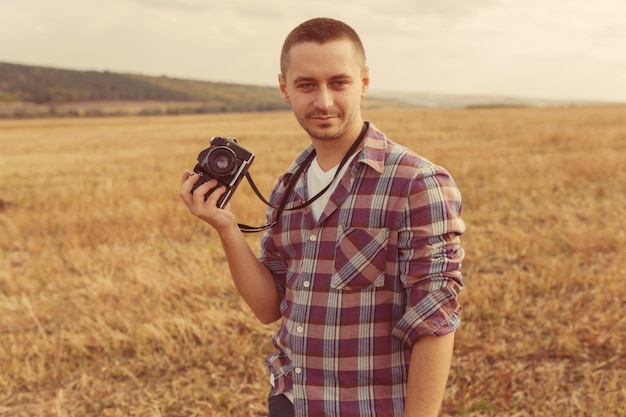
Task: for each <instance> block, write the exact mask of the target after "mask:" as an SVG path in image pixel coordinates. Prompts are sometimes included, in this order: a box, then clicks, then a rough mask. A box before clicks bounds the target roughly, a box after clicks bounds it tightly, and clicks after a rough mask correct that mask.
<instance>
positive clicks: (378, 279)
mask: <svg viewBox="0 0 626 417" xmlns="http://www.w3.org/2000/svg"><path fill="white" fill-rule="evenodd" d="M388 240H389V229H387V228H384V229H362V228H354V227H345V226H339V229H338V230H337V245H336V247H335V262H334V266H333V275H332V278H331V283H330V285H331V287H332V288H334V289H337V290H364V289H368V288H375V287H382V286H383V285H384V284H385V265H386V259H387V243H388Z"/></svg>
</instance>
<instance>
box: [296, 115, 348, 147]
mask: <svg viewBox="0 0 626 417" xmlns="http://www.w3.org/2000/svg"><path fill="white" fill-rule="evenodd" d="M295 116H296V120H297V121H298V123H300V126H302V128H303V129H304V130H305V131H306V132H307V133H308V134H309V136H310V137H311V138H312V139H315V140H319V141H327V140H334V139H337V138H339V137H341V136H343V135H344V134H345V133H346V132H347V131H348V130H349V129H350V126H351V125H352V123H353V122H354V121H355V120H356V113H355V114H350V115H349V116H348V118H346V117H345V113H343V112H342V111H340V110H333V111H321V110H319V109H315V110H312V111H309V112H307V113H306V114H305V115H304V116H300V115H298V114H296V115H295ZM318 116H333V117H334V118H333V119H332V122H329V124H328V126H327V127H326V126H323V125H322V126H319V125H316V124H315V122H313V121H312V120H311V119H312V118H313V117H318ZM337 121H338V122H339V125H338V126H336V127H333V126H331V123H336V122H337Z"/></svg>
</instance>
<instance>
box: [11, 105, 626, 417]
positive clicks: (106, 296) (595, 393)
mask: <svg viewBox="0 0 626 417" xmlns="http://www.w3.org/2000/svg"><path fill="white" fill-rule="evenodd" d="M365 115H366V117H367V118H368V119H370V120H372V121H374V123H375V124H376V125H377V126H378V127H379V128H381V129H383V130H384V131H385V132H386V133H387V134H388V135H389V136H390V137H391V138H392V139H394V140H396V141H397V142H400V143H403V144H405V145H408V146H409V147H411V148H413V149H415V150H416V151H417V152H419V153H421V154H422V155H424V156H426V157H428V158H429V159H431V160H433V161H435V162H437V163H439V164H441V165H443V166H445V167H447V168H448V169H449V171H450V172H451V173H452V174H453V175H454V177H455V178H456V180H457V182H458V185H459V187H460V188H461V191H462V192H463V195H464V217H465V220H466V222H467V225H468V232H467V234H466V235H465V236H464V238H463V243H464V247H465V249H466V252H467V258H466V262H465V263H464V272H465V282H466V288H465V290H464V291H463V293H462V294H461V299H462V303H463V305H464V307H465V310H464V316H463V318H464V322H463V325H462V327H461V328H460V329H459V331H458V333H457V344H456V347H455V349H456V350H455V352H456V354H455V357H454V360H453V368H452V370H451V374H450V378H449V381H448V388H447V391H446V397H445V401H444V404H443V409H442V415H445V416H560V417H561V416H571V417H578V416H603V417H604V416H606V417H623V416H625V415H626V353H625V349H626V346H625V344H626V315H625V312H626V285H625V284H624V272H623V271H624V264H625V262H626V249H625V248H626V227H625V226H626V108H624V107H621V108H620V107H606V108H544V109H532V108H529V109H522V108H519V109H482V110H425V109H402V110H392V109H379V110H374V109H368V110H367V111H366V113H365ZM214 135H229V136H235V137H237V138H238V140H239V143H240V144H241V145H242V146H244V147H246V148H248V149H250V150H251V151H253V152H255V153H256V154H257V159H256V162H255V164H254V165H253V166H252V169H251V173H252V176H253V178H254V179H255V181H256V183H257V184H258V185H259V188H260V189H261V190H262V191H264V192H265V193H267V192H268V191H269V188H270V186H271V183H272V181H273V179H274V177H275V176H277V175H278V174H279V173H280V172H282V171H283V170H284V169H285V168H286V167H287V166H288V165H289V163H290V162H291V160H292V158H293V157H294V156H295V155H296V154H297V153H298V152H299V151H300V149H302V148H303V147H304V146H306V145H307V144H308V140H307V138H306V137H305V136H304V135H303V133H302V132H301V131H300V128H299V126H298V125H297V124H296V122H295V121H294V119H293V117H292V115H291V114H290V113H265V114H230V115H208V116H206V115H205V116H179V117H146V118H131V117H128V118H97V119H45V120H23V121H10V120H5V121H0V416H11V417H17V416H55V417H70V416H76V417H85V416H146V417H147V416H155V417H156V416H172V417H174V416H233V417H243V416H263V415H264V413H265V397H266V395H267V392H268V382H267V378H268V376H267V373H266V370H265V368H264V365H263V357H264V356H265V355H266V354H267V353H269V352H270V351H271V343H270V335H271V334H272V332H273V331H274V330H275V328H276V324H274V325H269V326H264V325H261V324H259V323H258V322H256V320H255V319H254V318H253V316H252V314H251V313H250V312H249V310H248V308H247V307H246V306H245V304H243V303H242V301H241V300H240V299H239V297H238V295H237V293H236V291H235V289H234V287H233V285H232V284H231V281H230V277H229V275H228V271H227V268H226V265H225V260H224V256H223V254H222V252H221V249H220V245H219V241H218V239H216V236H215V235H214V234H213V233H212V232H211V230H210V229H209V227H208V226H206V225H205V224H203V223H202V222H200V221H199V220H197V219H195V218H193V217H192V216H191V215H190V214H188V212H187V211H186V208H185V207H184V205H183V204H182V202H181V201H180V198H179V196H178V187H179V179H180V176H181V173H182V171H183V169H184V168H192V167H193V165H194V163H195V157H196V156H197V153H198V152H199V151H200V150H202V149H204V148H205V147H207V146H208V142H209V139H210V137H211V136H214ZM231 206H232V210H233V211H234V212H235V213H236V214H237V215H238V217H239V220H240V221H241V222H244V223H248V224H262V223H263V221H264V207H263V205H262V203H260V202H258V201H257V199H256V197H255V196H254V194H253V193H252V191H251V190H250V188H249V187H248V186H247V184H243V185H242V186H241V188H240V190H238V192H237V193H236V194H235V197H234V198H233V200H232V204H231ZM257 239H258V236H257V235H251V236H250V242H251V244H252V245H253V246H254V247H255V248H256V247H257V243H256V241H257Z"/></svg>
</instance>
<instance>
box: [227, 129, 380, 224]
mask: <svg viewBox="0 0 626 417" xmlns="http://www.w3.org/2000/svg"><path fill="white" fill-rule="evenodd" d="M368 128H369V124H368V123H367V122H364V123H363V128H362V129H361V133H359V136H358V137H357V138H356V140H355V141H354V143H352V145H351V146H350V149H348V152H346V154H345V155H344V157H343V159H342V160H341V162H340V163H339V166H338V167H337V171H336V172H335V176H334V177H333V179H332V181H330V182H329V183H328V184H327V185H326V187H324V189H322V190H321V191H320V192H319V193H317V194H315V195H314V196H313V197H311V198H310V199H309V200H307V201H305V202H304V203H302V204H299V205H297V206H294V207H289V208H286V205H287V202H288V197H289V195H290V194H291V192H292V191H293V188H294V187H295V185H296V182H297V181H298V178H300V176H301V175H302V173H303V172H304V170H305V169H306V168H307V167H308V166H309V165H310V164H311V162H313V159H315V157H316V156H317V153H316V152H315V149H313V151H312V152H311V153H310V154H309V155H308V156H307V158H306V159H305V160H304V161H303V162H302V164H300V166H299V167H298V170H297V171H296V173H295V174H294V175H293V176H292V177H291V178H290V179H289V184H288V185H287V187H286V188H285V192H284V193H283V198H282V200H281V201H280V204H279V205H278V207H277V206H274V205H272V204H271V203H270V202H269V201H267V200H266V199H265V197H263V195H262V194H261V192H260V191H259V189H258V188H257V186H256V184H255V183H254V181H253V180H252V176H251V175H250V173H249V172H246V180H248V183H249V184H250V187H252V190H253V191H254V193H255V194H256V195H257V197H259V199H260V200H261V201H262V202H264V203H265V204H266V205H267V206H268V207H271V208H274V209H276V210H277V211H276V218H275V219H274V221H273V222H272V223H269V224H266V225H265V226H256V227H255V226H248V225H245V224H240V223H237V226H239V230H241V231H242V232H243V233H256V232H261V231H263V230H267V229H269V228H271V227H273V226H274V225H276V224H277V223H278V219H279V218H280V216H281V214H282V213H283V211H294V210H300V209H302V208H304V207H306V206H308V205H310V204H312V203H313V202H314V201H315V200H317V199H318V198H320V197H321V196H322V195H323V194H324V193H325V192H326V191H328V189H329V188H330V186H331V185H332V184H333V183H334V182H335V180H336V179H337V176H338V175H339V173H340V172H341V168H343V166H344V165H345V164H346V162H348V160H349V159H350V157H351V156H352V155H353V154H354V152H355V151H356V150H357V148H358V147H359V145H360V144H361V142H362V141H363V138H364V137H365V134H366V133H367V129H368Z"/></svg>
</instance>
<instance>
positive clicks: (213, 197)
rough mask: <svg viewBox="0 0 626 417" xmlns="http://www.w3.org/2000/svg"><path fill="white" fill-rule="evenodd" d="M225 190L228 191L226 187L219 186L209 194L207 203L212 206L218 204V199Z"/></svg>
mask: <svg viewBox="0 0 626 417" xmlns="http://www.w3.org/2000/svg"><path fill="white" fill-rule="evenodd" d="M216 185H217V184H216ZM225 192H226V187H224V186H221V187H217V188H216V189H214V190H213V191H212V192H211V194H209V197H208V198H207V200H206V202H207V204H209V205H210V206H211V207H213V206H217V201H218V200H219V198H220V197H221V196H222V194H224V193H225Z"/></svg>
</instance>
